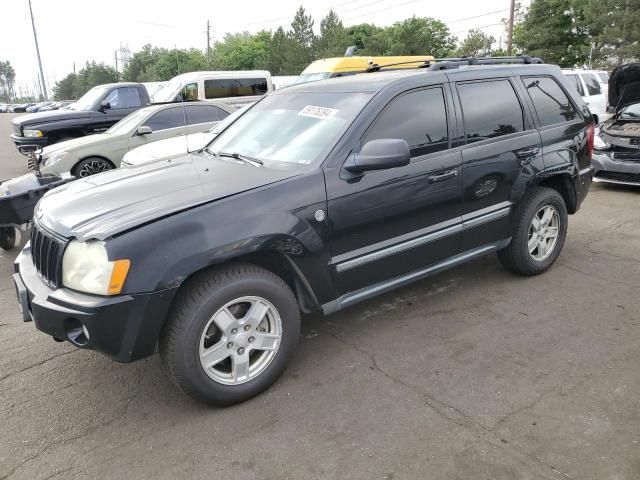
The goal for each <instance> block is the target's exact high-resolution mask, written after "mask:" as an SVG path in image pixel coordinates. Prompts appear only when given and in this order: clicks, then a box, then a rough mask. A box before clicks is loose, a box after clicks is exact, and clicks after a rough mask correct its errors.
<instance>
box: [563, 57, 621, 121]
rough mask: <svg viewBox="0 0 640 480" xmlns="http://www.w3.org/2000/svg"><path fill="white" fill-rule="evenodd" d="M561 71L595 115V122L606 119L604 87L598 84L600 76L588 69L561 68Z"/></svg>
mask: <svg viewBox="0 0 640 480" xmlns="http://www.w3.org/2000/svg"><path fill="white" fill-rule="evenodd" d="M562 73H564V75H565V76H566V77H567V78H568V79H569V82H570V83H571V85H574V86H575V88H576V90H577V91H578V93H579V94H580V96H581V97H582V99H583V100H584V101H585V103H586V104H587V105H588V106H589V110H590V111H591V113H592V114H593V115H594V116H595V119H596V123H600V122H603V121H605V120H606V119H608V118H609V117H610V116H611V115H610V114H608V113H607V95H606V89H603V87H602V85H601V84H600V77H599V76H598V75H596V74H595V73H594V72H592V71H590V70H578V69H563V70H562Z"/></svg>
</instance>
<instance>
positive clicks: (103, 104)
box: [100, 100, 111, 112]
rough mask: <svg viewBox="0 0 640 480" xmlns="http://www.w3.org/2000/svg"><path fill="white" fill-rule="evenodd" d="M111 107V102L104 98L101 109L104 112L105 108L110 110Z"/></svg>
mask: <svg viewBox="0 0 640 480" xmlns="http://www.w3.org/2000/svg"><path fill="white" fill-rule="evenodd" d="M110 108H111V104H110V103H109V102H107V101H106V100H103V101H102V103H101V104H100V111H101V112H104V111H105V110H109V109H110Z"/></svg>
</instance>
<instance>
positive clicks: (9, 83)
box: [0, 60, 16, 102]
mask: <svg viewBox="0 0 640 480" xmlns="http://www.w3.org/2000/svg"><path fill="white" fill-rule="evenodd" d="M15 81H16V72H15V70H14V69H13V67H12V66H11V63H10V62H9V61H8V60H7V61H6V62H2V61H0V100H2V101H3V102H10V101H11V100H12V99H13V97H14V96H15V92H14V87H15Z"/></svg>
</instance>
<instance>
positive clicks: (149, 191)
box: [34, 154, 300, 241]
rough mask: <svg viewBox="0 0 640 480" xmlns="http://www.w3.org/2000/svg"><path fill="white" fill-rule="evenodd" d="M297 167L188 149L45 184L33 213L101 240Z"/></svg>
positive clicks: (58, 227) (70, 232) (66, 232)
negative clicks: (275, 167)
mask: <svg viewBox="0 0 640 480" xmlns="http://www.w3.org/2000/svg"><path fill="white" fill-rule="evenodd" d="M299 173H300V172H299V171H292V170H273V169H269V168H265V167H254V166H251V165H248V164H243V163H238V162H235V161H227V160H226V159H225V160H221V159H218V158H215V157H211V156H209V155H207V154H190V155H185V156H182V157H179V158H176V159H173V160H171V161H166V162H152V163H149V164H146V165H141V166H139V167H132V168H125V169H122V168H120V169H115V170H112V171H110V172H106V173H101V174H99V175H95V176H92V177H88V178H85V179H80V180H77V181H75V182H71V183H69V184H67V185H64V186H62V187H59V188H56V189H54V190H51V191H50V192H49V193H47V194H46V195H45V196H44V197H43V198H42V199H41V200H40V202H39V203H38V205H37V206H36V209H35V212H34V217H35V219H36V220H37V222H38V223H39V224H41V225H43V226H44V227H45V228H48V229H49V230H51V231H53V232H56V233H58V234H60V235H63V236H64V237H67V238H72V237H75V238H76V239H78V240H80V241H86V240H90V239H97V240H105V239H107V238H109V237H111V236H113V235H117V234H118V233H121V232H124V231H126V230H129V229H131V228H134V227H136V226H138V225H141V224H144V223H148V222H151V221H153V220H157V219H159V218H161V217H166V216H168V215H170V214H172V213H175V212H179V211H181V210H186V209H188V208H191V207H194V206H197V205H202V204H205V203H209V202H212V201H215V200H219V199H222V198H225V197H228V196H231V195H235V194H239V193H242V192H246V191H248V190H252V189H255V188H258V187H261V186H264V185H268V184H270V183H274V182H277V181H280V180H284V179H286V178H290V177H293V176H295V175H297V174H299Z"/></svg>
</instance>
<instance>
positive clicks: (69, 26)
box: [0, 0, 529, 94]
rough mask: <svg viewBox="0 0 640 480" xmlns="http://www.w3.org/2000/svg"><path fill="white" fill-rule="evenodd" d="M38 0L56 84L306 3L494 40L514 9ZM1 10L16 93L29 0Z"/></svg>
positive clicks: (449, 1) (254, 25)
mask: <svg viewBox="0 0 640 480" xmlns="http://www.w3.org/2000/svg"><path fill="white" fill-rule="evenodd" d="M523 3H525V4H527V3H529V2H528V1H525V2H523ZM32 5H33V12H34V17H35V22H36V28H37V31H38V39H39V42H40V53H41V55H42V63H43V67H44V71H45V76H46V79H47V86H48V87H49V91H50V90H51V87H52V86H53V84H54V82H55V81H56V80H60V79H61V78H63V77H64V76H65V75H66V74H67V73H69V72H71V71H73V64H74V62H75V64H76V68H77V69H79V68H80V67H81V66H82V65H83V64H84V62H86V61H87V60H96V61H99V62H105V63H108V64H110V65H114V63H115V62H114V51H115V50H116V49H118V48H119V47H120V46H121V45H122V46H128V47H129V49H130V50H131V51H132V52H135V51H136V50H139V49H140V47H142V45H144V44H146V43H150V44H152V45H156V46H162V47H169V48H171V47H174V46H177V47H178V48H189V47H195V48H200V49H203V50H204V48H205V46H206V34H205V30H206V21H207V19H209V20H210V21H211V24H212V35H213V39H214V40H215V39H220V38H222V37H223V36H224V34H225V33H227V32H241V31H245V30H248V31H250V32H256V31H258V30H261V29H267V30H269V29H272V30H275V29H276V28H278V26H280V25H282V26H285V27H286V26H287V25H288V24H289V23H290V22H291V17H292V16H293V14H294V13H295V11H296V9H297V8H298V6H300V5H303V6H304V7H305V9H306V10H307V11H308V12H309V13H310V14H311V15H313V17H314V20H315V24H316V28H318V27H319V24H320V19H321V18H322V17H323V16H324V15H326V13H327V12H328V11H329V9H330V8H333V9H334V10H335V11H336V12H337V13H338V15H339V16H340V18H341V19H342V20H343V22H344V23H345V25H347V26H348V25H353V24H356V23H363V22H368V23H374V24H376V25H380V26H386V25H390V24H392V23H394V22H396V21H399V20H403V19H405V18H407V17H410V16H412V15H416V16H430V17H434V18H437V19H439V20H442V21H444V22H445V23H447V24H448V25H449V28H450V30H451V32H452V33H454V34H455V35H456V36H458V37H464V36H465V35H466V31H467V30H468V29H470V28H478V27H483V28H482V30H483V31H485V32H486V33H488V34H491V35H493V36H494V37H495V38H496V41H497V40H498V39H499V38H500V37H503V38H502V42H503V45H505V44H506V38H505V34H504V28H503V27H502V26H501V25H500V20H501V19H502V18H505V17H507V16H508V8H509V0H483V1H477V0H444V1H427V0H313V1H310V0H271V1H265V0H243V1H242V2H238V3H236V2H222V1H215V0H189V1H186V2H176V1H175V0H174V1H169V0H109V1H108V2H97V1H92V0H32ZM2 10H3V15H2V18H3V22H2V24H1V26H0V60H9V61H10V62H11V64H12V65H13V67H14V69H15V70H16V75H17V85H16V86H17V89H18V93H20V90H19V89H20V88H22V89H26V88H30V89H31V90H34V89H35V88H36V85H37V83H36V82H37V80H36V77H37V60H36V52H35V46H34V41H33V35H32V32H31V23H30V19H29V7H28V1H27V0H2ZM492 12H493V13H492ZM484 14H488V15H484ZM479 15H483V16H479ZM474 16H478V17H477V18H471V19H469V17H474ZM425 53H429V52H425ZM24 93H25V94H26V93H27V92H26V91H25V92H24Z"/></svg>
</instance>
